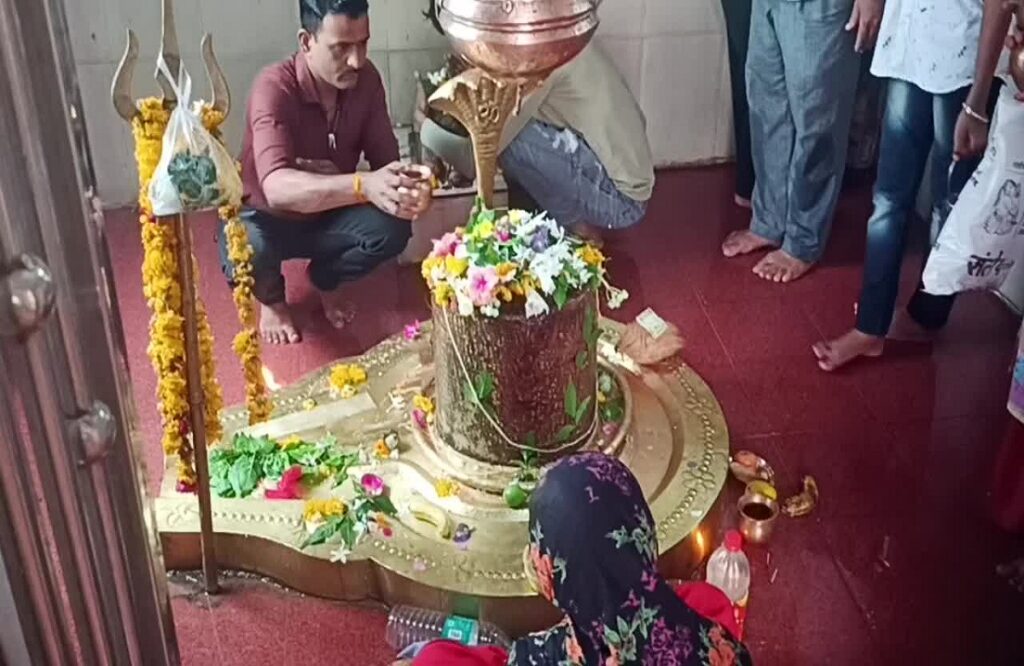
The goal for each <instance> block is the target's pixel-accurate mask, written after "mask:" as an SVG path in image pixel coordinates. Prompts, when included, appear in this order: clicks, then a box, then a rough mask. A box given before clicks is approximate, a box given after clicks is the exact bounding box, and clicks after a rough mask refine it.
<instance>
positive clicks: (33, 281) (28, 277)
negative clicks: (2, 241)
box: [0, 254, 56, 337]
mask: <svg viewBox="0 0 1024 666" xmlns="http://www.w3.org/2000/svg"><path fill="white" fill-rule="evenodd" d="M55 302H56V287H55V286H54V283H53V275H52V274H51V273H50V268H49V266H47V265H46V264H45V263H44V262H43V260H42V259H40V258H39V257H37V256H35V255H32V254H22V255H20V256H18V257H16V258H15V259H14V260H13V261H11V262H10V263H8V264H7V265H6V266H0V335H6V336H18V337H21V336H25V335H27V334H29V333H31V332H32V331H34V330H36V329H37V328H39V327H40V326H41V325H42V324H43V322H45V321H46V319H47V317H49V316H50V313H52V312H53V306H54V303H55Z"/></svg>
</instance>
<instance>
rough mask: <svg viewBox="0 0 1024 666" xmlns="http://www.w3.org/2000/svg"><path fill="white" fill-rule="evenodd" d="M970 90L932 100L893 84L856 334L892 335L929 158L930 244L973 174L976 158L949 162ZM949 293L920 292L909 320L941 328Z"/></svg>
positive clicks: (910, 307)
mask: <svg viewBox="0 0 1024 666" xmlns="http://www.w3.org/2000/svg"><path fill="white" fill-rule="evenodd" d="M968 90H969V88H961V89H960V90H956V91H954V92H951V93H947V94H944V95H933V94H931V93H928V92H925V91H924V90H921V89H920V88H918V87H917V86H915V85H913V84H912V83H907V82H906V81H900V80H896V79H894V80H892V81H890V82H889V97H888V102H887V104H886V110H885V118H884V120H883V124H882V142H881V146H880V149H879V160H878V176H877V180H876V181H875V194H874V206H875V210H874V213H873V214H872V216H871V219H870V220H869V221H868V238H867V255H866V257H865V259H864V278H863V284H862V286H861V293H860V301H859V305H858V310H857V330H858V331H860V332H862V333H866V334H868V335H874V336H877V337H884V336H885V335H886V333H888V332H889V325H890V324H891V323H892V317H893V312H894V311H895V308H896V297H897V295H898V293H899V286H900V268H901V266H902V263H903V250H904V245H905V243H906V235H907V234H906V230H907V222H908V220H910V218H911V216H912V215H913V214H914V208H915V204H916V201H917V191H918V188H919V187H920V185H921V179H922V178H923V177H924V170H925V166H926V165H927V163H928V155H929V153H930V154H931V156H932V166H931V174H930V178H931V194H932V201H933V202H934V204H933V210H932V225H933V226H932V240H934V239H935V237H936V236H937V234H938V231H939V227H940V226H941V224H942V222H943V221H944V220H945V216H946V213H947V211H948V209H949V206H950V205H951V202H952V201H953V200H955V198H956V195H957V194H959V192H960V190H961V189H963V186H964V185H965V184H966V183H967V180H968V178H970V177H971V174H973V173H974V169H975V167H976V166H977V164H978V162H977V160H964V161H961V162H957V163H956V164H955V165H954V168H953V170H952V173H950V165H951V164H952V162H953V130H954V128H955V127H956V120H957V117H958V116H959V115H960V109H961V105H962V104H963V102H964V100H965V99H966V97H967V92H968ZM952 307H953V297H952V296H934V295H931V294H926V293H925V292H924V291H923V290H922V289H920V288H919V289H918V290H917V292H916V293H915V294H914V296H913V297H912V298H911V301H910V303H909V304H908V306H907V310H908V312H909V314H910V316H911V317H912V318H913V319H915V320H916V321H917V322H918V323H919V324H921V325H922V326H924V327H926V328H928V329H932V330H934V329H938V328H941V327H942V326H944V325H945V323H946V321H947V320H948V318H949V313H950V310H951V309H952Z"/></svg>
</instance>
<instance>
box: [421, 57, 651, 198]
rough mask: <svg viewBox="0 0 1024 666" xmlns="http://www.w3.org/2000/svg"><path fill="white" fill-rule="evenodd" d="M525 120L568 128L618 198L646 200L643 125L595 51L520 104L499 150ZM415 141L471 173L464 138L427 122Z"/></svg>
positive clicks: (608, 64)
mask: <svg viewBox="0 0 1024 666" xmlns="http://www.w3.org/2000/svg"><path fill="white" fill-rule="evenodd" d="M531 119H537V120H539V121H541V122H545V123H548V124H550V125H553V126H555V127H559V128H563V129H565V128H568V129H571V130H573V131H574V132H575V133H576V134H578V135H579V136H580V137H582V138H583V139H584V140H585V141H586V142H587V145H589V146H590V148H591V149H592V150H593V151H594V153H595V154H596V155H597V157H598V159H599V160H600V161H601V164H602V165H603V166H604V168H605V170H606V171H607V172H608V176H609V177H610V178H611V179H612V181H613V182H614V183H615V185H616V187H617V188H618V190H619V191H620V192H621V193H622V194H624V195H626V196H628V197H629V198H631V199H634V200H636V201H647V200H648V199H650V198H651V192H652V190H653V189H654V159H653V157H652V156H651V147H650V144H649V143H648V142H647V121H646V119H645V118H644V114H643V111H641V110H640V105H639V104H637V101H636V99H635V98H634V97H633V93H632V92H630V90H629V87H628V86H627V85H626V82H625V81H624V80H623V78H622V75H621V74H619V72H618V70H617V69H615V66H614V65H613V64H612V63H611V61H609V60H608V58H607V56H605V55H604V54H603V53H601V51H600V50H599V49H598V48H597V47H595V46H588V47H587V48H586V49H584V50H583V52H582V53H580V55H578V56H577V57H576V58H575V59H573V60H572V61H571V62H569V63H568V64H566V65H564V66H562V67H561V68H560V69H557V70H555V71H554V73H552V74H551V76H550V77H548V79H547V80H546V81H545V82H544V84H543V85H542V86H541V87H540V88H538V89H537V90H536V91H534V92H533V93H532V94H530V95H528V96H527V97H526V99H524V100H523V105H522V109H521V110H520V112H519V114H517V115H515V116H513V117H512V118H511V119H509V121H508V124H507V125H506V126H505V131H504V133H503V134H502V141H501V149H502V150H504V148H505V147H506V146H508V144H509V143H511V142H512V140H513V139H515V137H516V136H518V134H519V132H520V131H521V130H522V129H523V127H524V126H525V125H526V123H527V122H529V121H530V120H531ZM421 138H422V141H423V145H424V146H425V147H427V148H429V149H430V150H431V151H433V152H434V153H435V154H437V155H438V156H439V157H441V158H442V159H444V160H445V161H446V162H448V163H449V164H451V165H452V166H453V167H455V168H456V169H458V170H459V171H460V172H462V173H463V174H465V175H467V176H471V175H473V173H474V169H473V168H472V164H473V160H472V148H471V146H470V145H469V140H468V139H463V138H462V137H457V136H455V135H453V134H451V133H449V132H446V131H445V130H443V129H441V128H440V127H439V126H437V125H436V124H434V123H432V122H431V121H429V120H428V121H427V122H426V123H425V124H424V126H423V128H422V130H421Z"/></svg>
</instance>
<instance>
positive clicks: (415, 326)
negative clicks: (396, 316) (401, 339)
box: [402, 321, 423, 342]
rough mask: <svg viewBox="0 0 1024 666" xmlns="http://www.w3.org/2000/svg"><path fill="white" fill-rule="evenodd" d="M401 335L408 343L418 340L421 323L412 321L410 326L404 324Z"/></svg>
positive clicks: (421, 327) (421, 328)
mask: <svg viewBox="0 0 1024 666" xmlns="http://www.w3.org/2000/svg"><path fill="white" fill-rule="evenodd" d="M402 333H403V334H404V335H405V339H406V340H408V341H409V342H412V341H413V340H416V339H418V338H419V337H420V335H421V334H422V333H423V322H421V321H414V322H413V323H411V324H406V325H405V328H404V329H403V330H402Z"/></svg>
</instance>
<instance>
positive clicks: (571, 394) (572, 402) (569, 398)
mask: <svg viewBox="0 0 1024 666" xmlns="http://www.w3.org/2000/svg"><path fill="white" fill-rule="evenodd" d="M578 399H579V398H578V397H577V394H576V385H575V384H573V383H572V382H569V385H568V386H566V387H565V415H566V416H568V417H569V418H570V419H575V418H576V411H577V407H578V403H577V401H578Z"/></svg>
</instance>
